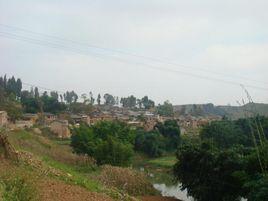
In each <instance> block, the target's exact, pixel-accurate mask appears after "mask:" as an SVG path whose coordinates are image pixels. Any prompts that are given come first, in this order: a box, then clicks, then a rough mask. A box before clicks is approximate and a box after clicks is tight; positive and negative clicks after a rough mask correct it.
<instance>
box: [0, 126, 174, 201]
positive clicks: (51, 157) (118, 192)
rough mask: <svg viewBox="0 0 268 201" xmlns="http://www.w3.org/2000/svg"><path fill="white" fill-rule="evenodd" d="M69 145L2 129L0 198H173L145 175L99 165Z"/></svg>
mask: <svg viewBox="0 0 268 201" xmlns="http://www.w3.org/2000/svg"><path fill="white" fill-rule="evenodd" d="M69 143H70V141H69V140H58V139H56V138H54V137H52V136H51V135H50V133H49V132H48V130H46V129H42V130H40V129H38V128H33V129H27V130H16V131H0V170H1V171H0V200H3V201H14V200H17V201H51V200H55V201H65V200H68V201H69V200H70V201H77V200H85V201H87V200H88V201H112V200H122V201H124V200H126V201H127V200H129V201H131V200H132V201H136V200H137V201H138V200H142V201H150V200H159V201H165V200H166V201H171V200H174V199H172V198H164V197H161V196H159V195H158V194H159V193H157V192H156V190H154V189H153V186H152V184H151V183H150V182H149V180H147V178H146V175H144V174H143V173H141V172H138V171H136V170H134V169H131V168H121V167H112V166H97V165H96V164H95V160H94V159H91V158H88V157H85V156H79V155H76V154H74V153H73V152H72V149H71V147H70V146H69ZM121 175H124V177H121Z"/></svg>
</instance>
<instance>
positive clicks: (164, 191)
mask: <svg viewBox="0 0 268 201" xmlns="http://www.w3.org/2000/svg"><path fill="white" fill-rule="evenodd" d="M153 186H154V188H155V189H156V190H158V191H159V192H160V193H161V195H162V196H164V197H174V198H177V199H180V200H182V201H194V198H192V197H189V196H187V190H184V191H182V190H181V189H180V184H178V185H177V186H167V185H166V184H154V185H153ZM241 201H247V199H245V198H241Z"/></svg>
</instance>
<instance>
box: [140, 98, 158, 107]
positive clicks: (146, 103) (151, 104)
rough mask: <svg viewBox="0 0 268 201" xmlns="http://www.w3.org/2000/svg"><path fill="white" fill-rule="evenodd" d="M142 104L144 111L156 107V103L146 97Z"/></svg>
mask: <svg viewBox="0 0 268 201" xmlns="http://www.w3.org/2000/svg"><path fill="white" fill-rule="evenodd" d="M140 104H141V105H142V106H143V108H144V109H151V108H154V106H155V103H154V101H152V100H150V99H149V98H148V96H144V97H143V98H142V99H141V101H140Z"/></svg>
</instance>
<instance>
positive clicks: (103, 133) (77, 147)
mask: <svg viewBox="0 0 268 201" xmlns="http://www.w3.org/2000/svg"><path fill="white" fill-rule="evenodd" d="M72 133H73V135H72V138H71V146H72V147H73V149H74V151H75V152H76V153H83V154H88V155H90V156H92V157H94V158H95V159H96V160H97V163H98V164H99V165H101V164H111V165H122V166H124V165H128V164H129V163H130V161H131V158H132V156H133V145H132V144H133V143H134V138H135V133H134V132H133V131H132V130H131V129H130V128H129V127H128V126H127V125H126V124H124V123H121V122H109V121H103V122H99V123H97V124H95V125H94V126H92V127H89V126H87V125H81V126H80V127H79V128H74V129H73V131H72Z"/></svg>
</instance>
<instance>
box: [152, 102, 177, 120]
mask: <svg viewBox="0 0 268 201" xmlns="http://www.w3.org/2000/svg"><path fill="white" fill-rule="evenodd" d="M156 110H157V113H158V114H159V115H161V116H168V117H170V116H173V115H174V112H173V106H172V104H171V103H170V102H169V101H165V102H164V104H163V105H158V106H157V108H156Z"/></svg>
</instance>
